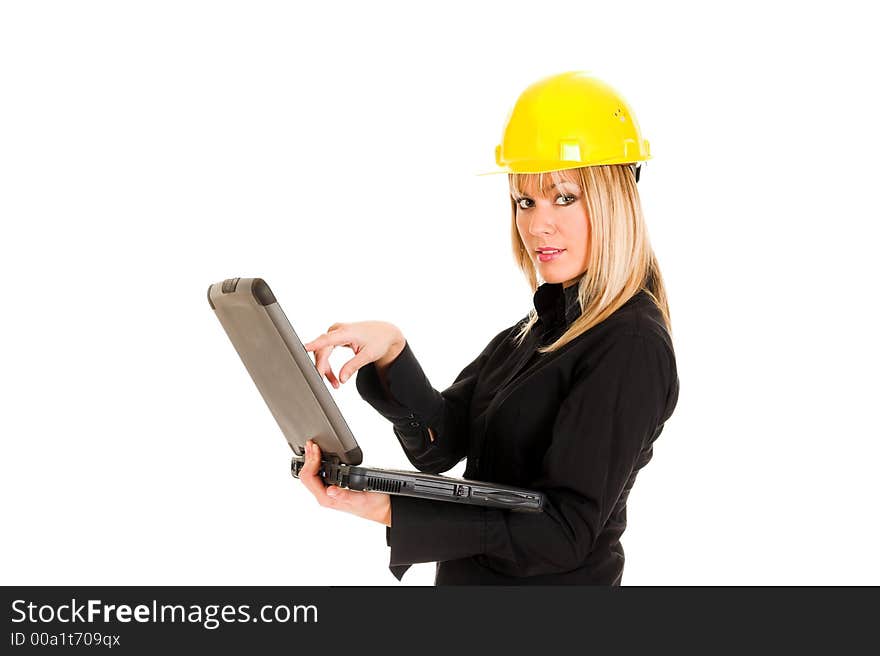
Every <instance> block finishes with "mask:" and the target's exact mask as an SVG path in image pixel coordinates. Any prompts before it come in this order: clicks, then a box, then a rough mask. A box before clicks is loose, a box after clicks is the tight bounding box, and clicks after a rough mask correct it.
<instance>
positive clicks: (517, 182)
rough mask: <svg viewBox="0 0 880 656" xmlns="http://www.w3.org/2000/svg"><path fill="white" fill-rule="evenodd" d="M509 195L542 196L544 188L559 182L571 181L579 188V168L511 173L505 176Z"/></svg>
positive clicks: (547, 188) (546, 188) (517, 196)
mask: <svg viewBox="0 0 880 656" xmlns="http://www.w3.org/2000/svg"><path fill="white" fill-rule="evenodd" d="M507 179H508V183H509V186H510V195H511V197H513V198H520V197H522V196H543V195H545V190H550V189H551V188H552V187H553V185H555V184H559V183H560V182H571V183H573V184H575V185H577V186H578V188H581V174H580V170H579V169H563V170H561V171H547V172H546V173H511V174H510V175H508V176H507Z"/></svg>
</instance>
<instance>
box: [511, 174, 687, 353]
mask: <svg viewBox="0 0 880 656" xmlns="http://www.w3.org/2000/svg"><path fill="white" fill-rule="evenodd" d="M508 180H509V183H510V193H511V198H510V204H511V210H512V216H513V219H512V222H511V237H512V244H513V257H514V259H515V261H516V263H517V265H518V266H519V268H520V269H521V270H522V272H523V274H524V275H525V277H526V280H527V281H528V283H529V285H530V287H531V289H532V293H534V292H535V291H537V289H538V276H537V272H536V270H535V265H534V263H533V262H532V258H531V257H530V255H529V253H528V251H527V249H526V247H525V246H524V245H523V242H522V239H520V236H519V230H518V229H517V225H516V210H517V203H516V200H515V199H516V198H519V197H520V196H522V195H523V194H526V193H528V192H527V191H526V189H530V188H533V187H534V186H535V183H537V187H538V190H539V191H540V192H543V190H544V188H545V186H549V185H551V184H556V183H559V182H560V181H562V180H567V181H570V182H575V183H577V184H578V185H579V186H580V188H581V191H582V192H583V195H584V202H585V205H586V209H587V221H588V222H589V253H588V264H587V270H586V271H585V272H584V274H583V275H582V276H581V278H580V281H579V282H578V283H576V284H577V285H578V299H579V300H580V304H581V308H582V312H581V316H580V317H578V318H577V319H575V320H574V321H573V322H572V324H571V325H570V326H569V327H568V328H567V329H566V331H565V332H564V333H562V335H560V336H559V337H558V338H557V339H556V340H555V341H554V342H552V343H550V344H548V345H546V346H543V347H541V348H539V349H538V352H539V353H547V352H550V351H555V350H556V349H559V348H561V347H562V346H564V345H565V344H568V343H569V342H570V341H572V340H573V339H575V338H576V337H578V336H579V335H581V334H582V333H584V332H586V331H587V330H589V329H590V328H592V327H593V326H595V325H596V324H598V323H601V322H602V321H604V320H605V319H607V318H608V317H609V316H610V315H611V314H612V313H613V312H614V311H616V310H617V309H618V308H619V307H621V306H622V305H623V304H624V303H626V302H627V301H628V300H629V299H630V298H632V297H633V296H634V295H635V294H636V293H638V292H639V291H640V290H642V289H644V290H645V291H646V292H647V294H648V296H649V297H650V298H651V299H652V300H653V301H654V303H655V304H656V305H657V307H658V308H659V310H660V312H661V314H662V315H663V321H664V323H665V324H666V329H667V330H668V331H669V332H670V333H672V323H671V321H670V318H669V304H668V301H667V298H666V288H665V286H664V284H663V276H662V275H661V274H660V267H659V265H658V263H657V257H656V256H655V255H654V250H653V249H652V248H651V243H650V240H649V239H648V229H647V226H646V224H645V217H644V215H643V214H642V206H641V202H640V200H639V192H638V190H637V188H636V180H635V175H634V170H633V167H632V165H631V164H612V165H605V166H584V167H581V168H576V169H567V170H563V171H550V172H548V173H511V174H509V175H508ZM537 320H538V313H537V312H536V310H535V309H534V308H531V309H530V310H529V316H528V318H527V320H526V322H525V323H524V324H523V326H522V328H521V329H520V331H519V332H518V333H517V335H516V336H515V340H516V342H517V345H521V344H522V342H523V340H524V339H525V338H526V335H528V333H529V331H530V330H531V329H532V326H534V324H535V322H536V321H537Z"/></svg>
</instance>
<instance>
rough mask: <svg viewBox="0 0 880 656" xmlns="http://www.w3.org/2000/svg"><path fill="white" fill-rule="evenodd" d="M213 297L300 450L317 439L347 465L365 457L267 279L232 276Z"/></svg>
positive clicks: (274, 411)
mask: <svg viewBox="0 0 880 656" xmlns="http://www.w3.org/2000/svg"><path fill="white" fill-rule="evenodd" d="M208 302H209V303H210V305H211V308H212V309H213V310H214V313H215V314H216V315H217V318H218V319H219V320H220V324H221V325H222V326H223V329H224V330H225V331H226V334H227V335H228V336H229V340H230V341H231V342H232V345H233V346H234V347H235V350H236V351H237V352H238V355H239V357H240V358H241V361H242V362H243V363H244V366H245V368H246V369H247V371H248V373H249V374H250V376H251V378H252V379H253V381H254V384H256V386H257V389H258V390H259V391H260V394H261V395H262V397H263V400H264V401H265V402H266V405H267V406H269V410H270V411H271V412H272V415H273V416H274V417H275V421H276V422H277V423H278V426H279V427H280V428H281V432H282V433H284V437H285V438H286V439H287V442H288V444H290V447H291V448H292V449H293V451H294V453H296V454H297V455H302V454H304V453H305V443H306V441H307V440H308V439H309V438H312V439H314V440H315V442H316V443H317V444H318V446H319V447H320V448H321V452H322V453H323V454H325V456H336V457H338V458H339V461H340V462H342V463H344V464H346V465H358V464H360V463H361V461H362V459H363V455H362V453H361V450H360V448H359V447H358V444H357V441H356V440H355V438H354V435H353V434H352V432H351V430H350V429H349V427H348V424H347V423H346V422H345V419H344V418H343V417H342V413H340V411H339V408H338V406H337V405H336V402H335V401H334V400H333V397H332V395H331V394H330V392H329V390H327V387H326V386H325V385H324V381H323V379H322V378H321V374H320V373H319V372H318V369H317V367H316V366H315V363H314V362H313V361H312V359H311V356H310V355H309V353H308V351H306V349H305V347H304V346H303V344H302V342H301V341H300V339H299V337H298V336H297V334H296V332H295V331H294V329H293V326H291V324H290V321H288V319H287V317H286V316H285V314H284V312H283V311H282V310H281V306H280V305H279V304H278V301H277V300H276V299H275V296H274V294H273V293H272V290H271V289H270V288H269V285H267V284H266V282H265V281H264V280H263V279H261V278H229V279H227V280H224V281H223V282H217V283H214V284H212V285H211V286H210V287H208Z"/></svg>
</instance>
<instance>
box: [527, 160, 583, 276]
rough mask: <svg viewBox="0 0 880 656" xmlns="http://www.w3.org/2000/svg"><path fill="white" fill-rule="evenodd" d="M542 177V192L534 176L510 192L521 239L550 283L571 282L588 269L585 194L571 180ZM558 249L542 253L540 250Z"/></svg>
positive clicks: (541, 274)
mask: <svg viewBox="0 0 880 656" xmlns="http://www.w3.org/2000/svg"><path fill="white" fill-rule="evenodd" d="M554 177H556V178H557V179H556V180H555V181H554V180H551V179H550V177H549V176H547V177H545V184H544V189H543V192H540V191H539V190H538V184H537V178H538V175H535V176H534V177H532V176H529V181H530V182H533V183H532V184H530V185H528V186H526V187H525V188H523V189H521V190H520V191H521V192H522V193H516V192H513V193H512V197H513V199H514V201H516V227H517V229H518V230H519V236H520V239H522V242H523V244H524V245H525V247H526V249H527V250H528V252H529V257H531V258H532V262H534V265H535V269H536V270H537V272H538V273H539V274H540V276H541V277H542V278H543V279H544V281H545V282H549V283H558V282H561V283H563V286H564V287H568V286H569V285H573V284H575V283H576V282H577V279H578V278H579V277H580V276H581V275H582V274H583V273H584V272H585V271H586V270H587V254H588V250H587V248H588V245H589V237H590V235H589V232H590V229H589V222H588V220H587V209H586V205H585V204H584V195H583V192H582V191H581V189H580V185H579V184H577V183H576V182H575V181H574V180H573V179H565V178H564V177H562V176H554ZM543 249H559V251H560V252H557V253H556V254H555V255H554V254H548V255H542V254H541V253H540V252H539V250H543Z"/></svg>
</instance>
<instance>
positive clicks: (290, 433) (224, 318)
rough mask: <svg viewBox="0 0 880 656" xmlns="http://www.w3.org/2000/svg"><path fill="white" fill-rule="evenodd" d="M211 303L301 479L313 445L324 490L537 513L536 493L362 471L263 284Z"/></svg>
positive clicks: (215, 293) (230, 289)
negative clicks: (310, 441)
mask: <svg viewBox="0 0 880 656" xmlns="http://www.w3.org/2000/svg"><path fill="white" fill-rule="evenodd" d="M208 303H210V305H211V308H212V309H213V310H214V313H215V314H216V316H217V318H218V319H219V320H220V324H221V325H222V326H223V329H224V330H225V331H226V334H227V335H228V336H229V339H230V341H231V342H232V345H233V346H234V347H235V350H236V351H237V352H238V355H239V356H240V357H241V360H242V362H243V363H244V366H245V368H246V369H247V371H248V373H249V374H250V376H251V378H252V379H253V381H254V383H255V384H256V386H257V389H258V390H259V391H260V394H261V395H262V396H263V400H264V401H265V402H266V405H268V406H269V410H270V411H271V412H272V415H273V416H274V417H275V421H276V422H277V423H278V426H279V427H280V428H281V432H282V433H283V434H284V437H285V438H286V439H287V443H288V444H289V445H290V448H291V449H292V450H293V453H294V455H293V459H292V460H291V474H292V475H293V476H294V477H296V478H298V477H299V472H300V470H301V469H302V467H303V465H304V464H305V444H306V441H307V440H308V439H309V438H311V439H313V440H314V441H315V443H317V445H318V446H319V447H320V448H321V467H320V469H319V475H320V476H321V477H322V479H323V480H324V482H325V484H327V485H337V486H339V487H343V488H348V489H352V490H362V491H364V490H372V491H376V492H385V493H387V494H398V495H403V496H410V497H419V498H424V499H434V500H439V501H449V502H452V503H463V504H471V505H478V506H487V507H491V508H504V509H509V510H520V511H531V512H539V511H541V510H542V508H543V506H544V502H545V498H544V495H543V494H542V493H541V492H537V491H534V490H526V489H522V488H517V487H512V486H508V485H499V484H497V483H489V482H485V481H473V480H467V479H460V478H452V477H449V476H441V475H437V474H425V473H421V472H410V471H402V470H396V469H379V468H374V467H364V466H360V465H361V462H362V460H363V453H362V451H361V448H360V446H359V445H358V443H357V440H355V437H354V435H353V434H352V432H351V430H350V429H349V427H348V424H347V423H346V421H345V419H344V418H343V416H342V413H341V412H340V411H339V408H338V407H337V405H336V402H335V401H334V399H333V396H332V395H331V393H330V391H329V390H328V389H327V386H326V384H325V383H324V379H323V377H322V376H321V374H320V372H319V371H318V368H317V366H316V365H315V363H314V362H313V361H312V357H311V356H310V355H309V352H308V351H306V349H305V346H303V344H302V342H301V341H300V339H299V337H298V336H297V334H296V332H295V331H294V329H293V326H291V324H290V321H288V319H287V316H286V315H285V314H284V312H283V311H282V310H281V306H280V305H279V303H278V301H277V299H276V298H275V295H274V294H273V293H272V290H271V289H270V288H269V285H268V284H266V282H265V281H264V280H263V279H262V278H229V279H227V280H224V281H222V282H216V283H214V284H212V285H210V286H209V287H208Z"/></svg>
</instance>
